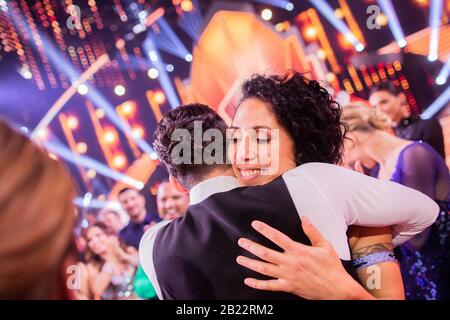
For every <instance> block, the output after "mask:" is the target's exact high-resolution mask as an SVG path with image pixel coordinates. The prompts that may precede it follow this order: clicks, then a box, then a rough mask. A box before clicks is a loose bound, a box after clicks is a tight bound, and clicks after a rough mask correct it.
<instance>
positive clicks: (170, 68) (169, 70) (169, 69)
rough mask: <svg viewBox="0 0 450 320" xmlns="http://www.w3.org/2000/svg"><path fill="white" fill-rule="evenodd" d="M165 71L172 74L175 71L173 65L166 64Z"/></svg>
mask: <svg viewBox="0 0 450 320" xmlns="http://www.w3.org/2000/svg"><path fill="white" fill-rule="evenodd" d="M166 70H167V72H173V70H175V68H174V66H173V64H168V65H167V66H166Z"/></svg>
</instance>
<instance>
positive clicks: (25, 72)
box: [21, 69, 33, 80]
mask: <svg viewBox="0 0 450 320" xmlns="http://www.w3.org/2000/svg"><path fill="white" fill-rule="evenodd" d="M21 75H22V77H23V78H24V79H27V80H30V79H31V78H33V74H32V73H31V71H30V70H28V69H24V70H23V71H22V72H21Z"/></svg>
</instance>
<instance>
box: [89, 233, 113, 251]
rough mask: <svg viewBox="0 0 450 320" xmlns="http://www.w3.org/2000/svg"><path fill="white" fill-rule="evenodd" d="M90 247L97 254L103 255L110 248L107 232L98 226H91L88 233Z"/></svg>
mask: <svg viewBox="0 0 450 320" xmlns="http://www.w3.org/2000/svg"><path fill="white" fill-rule="evenodd" d="M86 240H87V245H88V248H89V249H90V250H91V251H92V252H93V253H95V254H96V255H102V254H103V253H105V252H106V251H107V250H108V244H109V238H108V236H107V235H106V233H105V232H104V231H103V230H102V229H100V228H98V227H91V228H90V229H89V230H88V232H87V235H86Z"/></svg>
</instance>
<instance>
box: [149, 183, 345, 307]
mask: <svg viewBox="0 0 450 320" xmlns="http://www.w3.org/2000/svg"><path fill="white" fill-rule="evenodd" d="M319 214H320V213H319ZM253 220H260V221H263V222H265V223H267V224H269V225H270V226H272V227H274V228H276V229H278V230H280V231H281V232H283V233H285V234H287V235H288V236H289V237H290V238H291V239H293V240H295V241H297V242H300V243H304V244H307V245H311V243H310V241H309V239H308V238H307V236H306V235H305V233H304V232H303V230H302V228H301V221H300V218H299V215H298V213H297V211H296V209H295V206H294V203H293V201H292V199H291V197H290V194H289V191H288V189H287V187H286V185H285V183H284V181H283V179H282V178H278V179H276V180H274V181H272V182H271V183H268V184H266V185H263V186H255V187H241V188H236V189H233V190H231V191H228V192H222V193H217V194H214V195H212V196H210V197H209V198H207V199H206V200H204V201H202V202H201V203H198V204H195V205H192V206H190V207H189V209H188V211H187V213H186V215H185V216H184V217H183V218H181V219H177V220H174V221H173V222H171V223H169V224H168V225H166V226H164V227H163V228H162V229H161V230H159V231H158V234H157V236H156V239H155V245H154V248H153V261H154V267H155V271H156V276H157V279H158V283H159V286H160V288H161V294H162V296H163V299H188V300H191V299H297V298H298V297H297V296H294V295H292V294H288V293H282V292H270V291H259V290H255V289H253V288H250V287H248V286H246V285H245V284H244V279H245V278H247V277H253V278H256V279H269V278H268V277H265V276H262V275H260V274H257V273H255V272H253V271H251V270H249V269H246V268H244V267H242V266H240V265H238V264H237V263H236V257H237V256H238V255H245V256H248V257H252V258H255V257H254V256H253V255H252V254H251V253H249V252H247V251H245V250H243V249H241V248H240V247H239V246H238V244H237V242H238V239H239V238H241V237H246V238H249V239H252V240H254V241H256V242H258V243H260V244H262V245H264V246H266V247H269V248H272V249H275V250H278V251H281V249H280V248H278V247H277V246H276V245H275V244H273V243H272V242H270V241H269V240H267V239H266V238H264V237H263V236H262V235H260V234H259V233H258V232H256V231H255V230H254V229H253V228H252V227H251V222H252V221H253ZM343 264H344V267H345V268H346V269H347V271H349V273H351V274H352V275H354V273H353V271H352V268H351V263H350V261H343Z"/></svg>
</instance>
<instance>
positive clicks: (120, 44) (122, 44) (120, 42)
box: [116, 38, 125, 50]
mask: <svg viewBox="0 0 450 320" xmlns="http://www.w3.org/2000/svg"><path fill="white" fill-rule="evenodd" d="M124 47H125V40H123V39H122V38H120V39H118V40H117V41H116V48H117V49H119V50H122V49H123V48H124Z"/></svg>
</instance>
